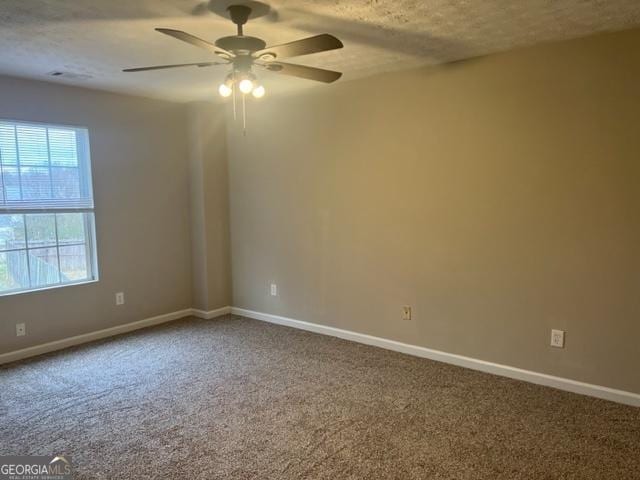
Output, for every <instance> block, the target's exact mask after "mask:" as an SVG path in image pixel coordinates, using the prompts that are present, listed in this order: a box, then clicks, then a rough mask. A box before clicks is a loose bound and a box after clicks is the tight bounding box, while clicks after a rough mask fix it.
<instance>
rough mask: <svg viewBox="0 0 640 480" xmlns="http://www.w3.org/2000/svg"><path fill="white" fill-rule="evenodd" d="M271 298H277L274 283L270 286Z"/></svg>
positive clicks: (276, 288)
mask: <svg viewBox="0 0 640 480" xmlns="http://www.w3.org/2000/svg"><path fill="white" fill-rule="evenodd" d="M270 292H271V296H272V297H277V296H278V285H276V284H275V283H272V284H271V290H270Z"/></svg>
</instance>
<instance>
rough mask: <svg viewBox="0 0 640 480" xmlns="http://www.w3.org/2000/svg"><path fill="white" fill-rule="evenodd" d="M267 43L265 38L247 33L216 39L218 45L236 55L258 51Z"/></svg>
mask: <svg viewBox="0 0 640 480" xmlns="http://www.w3.org/2000/svg"><path fill="white" fill-rule="evenodd" d="M266 46H267V44H266V43H265V41H264V40H262V39H260V38H257V37H248V36H245V35H232V36H230V37H222V38H219V39H218V40H216V47H220V48H223V49H224V50H228V51H229V52H233V53H235V54H236V55H238V54H240V55H242V54H244V55H248V54H250V53H251V52H257V51H258V50H262V49H263V48H265V47H266Z"/></svg>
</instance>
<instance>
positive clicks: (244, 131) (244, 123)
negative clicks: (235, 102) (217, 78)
mask: <svg viewBox="0 0 640 480" xmlns="http://www.w3.org/2000/svg"><path fill="white" fill-rule="evenodd" d="M245 97H246V95H245V94H242V135H244V136H245V137H246V136H247V106H246V103H245Z"/></svg>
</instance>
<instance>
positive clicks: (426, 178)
mask: <svg viewBox="0 0 640 480" xmlns="http://www.w3.org/2000/svg"><path fill="white" fill-rule="evenodd" d="M267 86H268V85H267ZM317 92H318V93H317V94H314V95H300V96H295V97H289V98H272V99H270V100H269V99H265V101H263V102H261V103H260V105H257V104H255V103H254V104H252V106H251V107H250V112H249V122H250V123H249V132H248V136H247V137H242V135H241V134H240V129H239V128H237V126H234V125H233V124H230V125H229V145H228V146H229V165H230V196H231V243H232V271H233V297H234V302H233V303H234V305H235V306H237V307H244V308H248V309H253V310H258V311H263V312H269V313H274V314H279V315H284V316H289V317H293V318H297V319H300V320H305V321H310V322H315V323H320V324H324V325H331V326H336V327H340V328H345V329H350V330H354V331H357V332H363V333H368V334H372V335H376V336H381V337H386V338H390V339H394V340H399V341H403V342H408V343H411V344H417V345H423V346H427V347H431V348H435V349H440V350H444V351H447V352H452V353H457V354H462V355H468V356H471V357H476V358H480V359H484V360H488V361H493V362H499V363H504V364H508V365H512V366H516V367H521V368H525V369H530V370H535V371H539V372H544V373H549V374H553V375H559V376H562V377H568V378H572V379H576V380H582V381H586V382H591V383H596V384H601V385H606V386H610V387H615V388H621V389H625V390H629V391H633V392H640V375H639V374H638V365H640V343H639V342H640V30H635V31H629V32H623V33H618V34H610V35H602V36H598V37H592V38H588V39H583V40H576V41H570V42H565V43H560V44H553V45H544V46H539V47H535V48H531V49H526V50H520V51H517V52H512V53H507V54H501V55H495V56H491V57H485V58H482V59H477V60H473V61H468V62H463V63H459V64H454V65H450V66H444V67H441V68H436V69H431V70H429V69H422V70H416V71H411V72H405V73H395V74H389V75H384V76H380V77H377V78H371V79H368V80H363V81H357V82H344V83H338V84H335V85H332V86H327V87H325V88H323V89H318V90H317ZM272 281H273V282H276V283H277V284H278V287H279V296H278V297H271V296H269V291H268V285H269V283H270V282H272ZM402 305H411V306H412V307H413V313H414V319H413V321H410V322H406V321H402V320H401V319H400V308H401V306H402ZM551 328H560V329H564V330H566V331H567V343H566V348H565V349H563V350H559V349H552V348H550V347H549V336H550V330H551Z"/></svg>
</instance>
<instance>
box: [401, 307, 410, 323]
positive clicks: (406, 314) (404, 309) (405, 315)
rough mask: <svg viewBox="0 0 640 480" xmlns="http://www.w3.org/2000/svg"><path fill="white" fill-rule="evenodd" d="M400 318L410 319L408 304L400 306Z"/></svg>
mask: <svg viewBox="0 0 640 480" xmlns="http://www.w3.org/2000/svg"><path fill="white" fill-rule="evenodd" d="M402 320H411V307H410V306H408V305H405V306H404V307H402Z"/></svg>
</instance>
